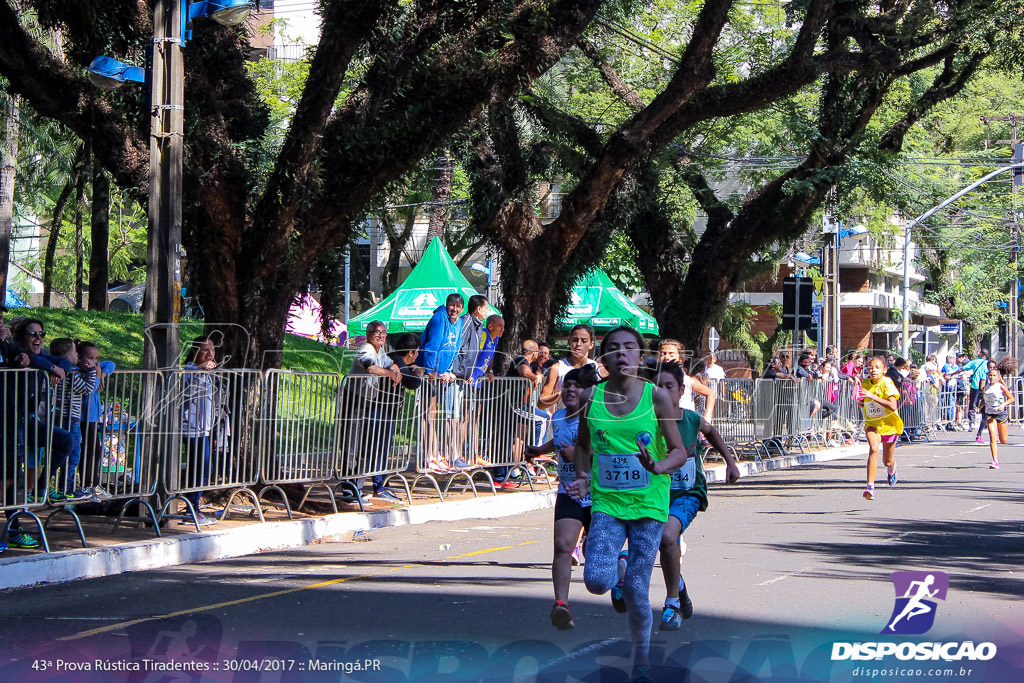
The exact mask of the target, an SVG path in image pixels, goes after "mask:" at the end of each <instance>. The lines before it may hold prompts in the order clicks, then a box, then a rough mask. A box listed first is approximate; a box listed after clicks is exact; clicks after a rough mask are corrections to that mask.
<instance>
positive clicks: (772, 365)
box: [761, 356, 789, 379]
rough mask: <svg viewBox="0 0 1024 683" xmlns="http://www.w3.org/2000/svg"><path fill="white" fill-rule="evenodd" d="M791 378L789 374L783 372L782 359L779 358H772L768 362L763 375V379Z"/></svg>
mask: <svg viewBox="0 0 1024 683" xmlns="http://www.w3.org/2000/svg"><path fill="white" fill-rule="evenodd" d="M786 377H789V375H788V374H786V373H784V372H783V371H782V359H780V358H779V357H778V356H772V357H771V359H769V361H768V367H766V368H765V369H764V374H763V375H761V378H762V379H783V378H786Z"/></svg>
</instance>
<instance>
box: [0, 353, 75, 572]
mask: <svg viewBox="0 0 1024 683" xmlns="http://www.w3.org/2000/svg"><path fill="white" fill-rule="evenodd" d="M0 400H2V405H3V417H2V418H0V422H2V425H3V432H2V434H0V446H2V447H3V465H2V468H3V469H2V473H3V494H2V495H3V498H2V499H0V503H2V505H0V507H3V510H4V512H5V514H6V515H7V523H6V524H5V525H4V530H3V534H2V535H0V541H4V542H6V541H7V537H8V535H9V534H10V531H11V529H12V527H13V528H15V529H17V528H19V527H18V526H15V524H16V523H18V522H19V520H21V519H22V518H27V519H31V520H32V521H33V522H34V523H35V526H36V528H37V529H38V531H39V535H40V538H41V541H42V545H43V550H44V551H46V552H50V546H49V543H48V541H47V539H46V530H45V529H46V525H47V523H48V522H49V518H47V522H43V521H42V520H41V519H40V518H39V515H38V514H37V512H38V511H39V510H41V509H42V508H43V507H44V506H46V505H47V504H48V503H47V500H46V496H47V490H48V488H49V481H50V452H51V439H52V436H53V423H52V421H50V420H48V417H49V415H48V414H49V406H50V400H51V399H50V388H49V377H48V375H47V374H46V373H45V372H43V371H41V370H0ZM53 514H54V513H51V516H52V515H53ZM83 543H84V540H83Z"/></svg>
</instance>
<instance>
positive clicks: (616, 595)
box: [612, 581, 626, 614]
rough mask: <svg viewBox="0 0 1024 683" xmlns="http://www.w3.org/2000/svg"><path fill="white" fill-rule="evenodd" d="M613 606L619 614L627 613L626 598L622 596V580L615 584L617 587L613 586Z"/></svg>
mask: <svg viewBox="0 0 1024 683" xmlns="http://www.w3.org/2000/svg"><path fill="white" fill-rule="evenodd" d="M612 607H614V608H615V611H616V612H618V613H619V614H625V613H626V598H624V597H623V596H622V582H621V581H619V582H618V583H617V584H615V588H612Z"/></svg>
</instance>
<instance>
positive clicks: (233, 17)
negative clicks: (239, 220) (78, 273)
mask: <svg viewBox="0 0 1024 683" xmlns="http://www.w3.org/2000/svg"><path fill="white" fill-rule="evenodd" d="M250 9H252V3H251V2H250V1H249V0H209V1H205V0H204V1H198V2H190V3H188V4H187V5H186V4H185V2H184V1H183V0H155V2H154V6H153V27H154V31H153V50H152V52H153V61H152V67H151V69H150V79H149V80H150V82H149V88H150V102H151V103H152V104H151V109H150V127H149V169H150V176H149V232H148V235H147V238H148V245H147V252H146V294H145V300H144V312H145V322H146V335H145V349H144V351H143V367H145V368H146V369H147V370H160V369H170V368H174V367H177V366H178V356H179V353H180V347H181V339H180V336H179V329H178V322H179V321H180V320H181V197H182V176H183V173H184V172H183V162H184V150H185V140H184V136H185V60H184V55H183V53H182V47H183V45H184V40H185V33H186V31H187V30H188V28H187V27H188V23H189V21H190V20H191V19H193V18H196V17H200V16H208V17H210V18H211V19H213V20H214V21H217V22H218V23H220V24H222V25H225V26H231V25H233V24H237V23H239V22H241V21H244V20H245V18H246V16H247V15H248V13H249V10H250Z"/></svg>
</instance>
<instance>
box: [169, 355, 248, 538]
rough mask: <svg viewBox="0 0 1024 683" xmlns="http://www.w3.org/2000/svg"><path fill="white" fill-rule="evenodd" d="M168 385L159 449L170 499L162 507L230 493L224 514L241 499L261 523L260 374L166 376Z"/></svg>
mask: <svg viewBox="0 0 1024 683" xmlns="http://www.w3.org/2000/svg"><path fill="white" fill-rule="evenodd" d="M165 386H166V392H165V394H164V396H163V399H162V402H161V409H162V411H161V412H162V417H163V435H162V438H161V439H160V444H161V446H162V448H163V453H164V470H163V472H164V474H163V483H164V486H165V488H166V490H167V493H168V494H170V496H171V498H170V499H169V500H168V501H167V502H165V503H164V508H166V507H167V506H168V505H169V504H170V502H171V501H172V500H173V499H174V498H180V499H186V494H198V493H201V492H203V491H210V490H216V489H227V488H232V489H235V490H234V491H233V492H232V493H231V495H230V496H229V497H228V500H227V504H226V506H225V515H227V514H229V512H228V511H229V510H230V509H231V503H232V501H233V500H234V498H235V496H236V495H243V496H246V497H248V498H250V499H251V500H252V502H253V504H254V506H255V512H256V513H258V514H259V517H260V520H261V521H262V519H263V513H262V511H261V510H260V507H259V502H258V500H257V497H256V493H255V491H253V487H254V486H255V485H256V483H257V481H258V480H259V475H260V471H261V470H262V463H261V458H260V451H259V447H258V446H259V417H260V394H261V391H262V388H263V377H262V374H261V373H260V372H259V371H258V370H209V371H207V370H174V371H170V372H168V373H166V383H165ZM193 500H194V496H193ZM190 504H191V503H190ZM161 514H163V513H161ZM197 529H198V525H197Z"/></svg>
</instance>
